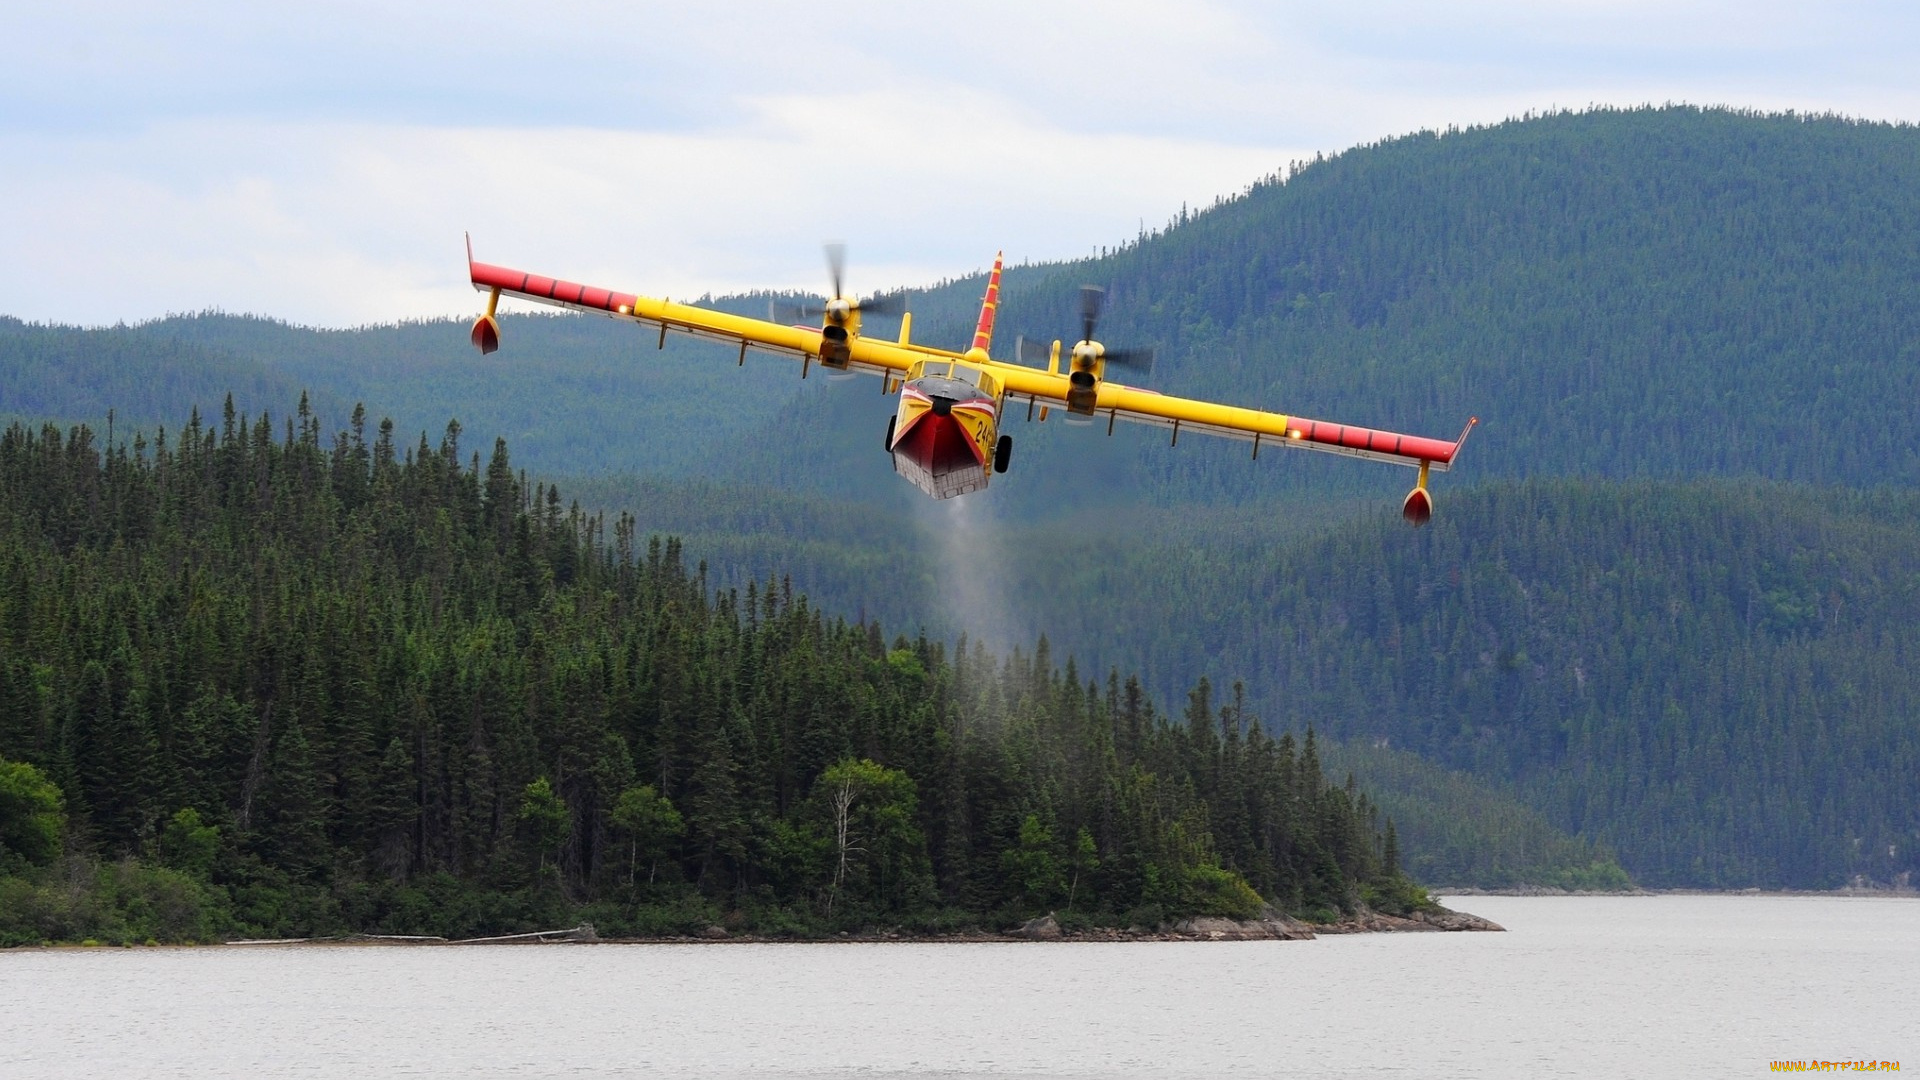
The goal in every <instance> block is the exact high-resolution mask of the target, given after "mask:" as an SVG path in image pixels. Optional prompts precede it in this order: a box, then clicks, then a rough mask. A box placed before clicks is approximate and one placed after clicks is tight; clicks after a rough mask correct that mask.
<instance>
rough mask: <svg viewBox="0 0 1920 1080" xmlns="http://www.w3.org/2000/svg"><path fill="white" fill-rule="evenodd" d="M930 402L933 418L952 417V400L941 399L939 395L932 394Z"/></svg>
mask: <svg viewBox="0 0 1920 1080" xmlns="http://www.w3.org/2000/svg"><path fill="white" fill-rule="evenodd" d="M931 400H932V401H933V415H935V416H950V415H952V413H953V399H952V398H950V397H941V396H940V395H939V394H934V395H932V398H931Z"/></svg>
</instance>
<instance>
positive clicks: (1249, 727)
mask: <svg viewBox="0 0 1920 1080" xmlns="http://www.w3.org/2000/svg"><path fill="white" fill-rule="evenodd" d="M459 435H460V432H459V427H458V425H457V424H455V425H450V426H449V427H448V429H447V432H446V434H445V436H444V438H443V439H442V440H441V441H440V443H439V445H437V446H435V445H431V444H430V443H429V442H428V441H427V440H426V439H424V438H422V440H421V441H420V442H419V444H418V445H417V446H412V447H407V446H404V445H401V444H398V443H396V440H395V438H394V436H393V429H392V425H391V424H383V425H381V426H380V428H379V429H378V430H377V431H372V432H370V431H368V430H366V425H365V422H364V418H363V416H362V415H361V414H359V413H357V412H356V414H355V417H354V420H353V423H352V425H351V429H350V430H347V431H343V432H340V433H338V434H337V435H334V436H332V437H331V438H328V437H326V436H324V435H323V433H322V427H321V425H320V423H319V421H318V420H317V419H316V418H315V417H314V416H313V415H312V414H311V413H310V412H308V411H307V409H306V407H305V403H304V402H303V403H302V407H301V409H300V410H299V412H298V414H297V415H296V416H295V417H292V418H289V419H288V420H287V421H286V422H285V423H284V424H283V425H280V426H276V424H275V423H274V422H273V421H272V420H271V419H269V418H268V417H266V416H261V417H259V418H258V419H255V420H251V421H250V420H249V419H247V418H246V417H244V416H238V415H235V414H234V412H233V411H232V410H231V409H229V410H228V412H227V415H226V416H225V417H224V419H223V420H222V421H221V422H219V423H218V424H217V425H214V426H207V425H203V424H202V422H201V421H200V419H199V418H198V417H197V416H195V418H194V419H192V420H191V421H190V422H189V423H187V424H186V425H185V426H184V427H183V428H182V429H180V430H179V431H178V432H177V433H176V434H174V435H172V436H167V435H165V434H162V435H161V436H160V438H159V439H158V440H156V441H155V442H153V443H151V444H149V443H147V442H146V441H145V440H144V439H135V440H134V441H133V442H132V444H131V445H126V444H122V445H102V444H100V443H99V442H97V441H96V437H95V435H94V433H93V432H91V431H90V430H88V429H87V428H85V427H75V428H72V429H69V430H67V431H65V432H62V431H60V430H59V429H57V428H54V427H51V426H48V427H43V428H41V429H39V430H38V431H35V430H32V429H29V428H26V427H23V426H19V425H16V426H14V427H12V428H10V429H9V430H8V431H7V432H6V433H5V434H4V436H0V941H5V942H8V943H16V944H17V943H24V942H39V941H42V940H79V939H83V938H96V939H99V940H144V939H147V938H155V939H162V940H205V939H210V938H215V937H219V936H225V935H241V936H307V935H320V934H327V933H335V932H342V931H349V930H351V931H367V932H388V933H405V934H437V935H445V936H470V935H474V934H479V933H493V932H512V931H516V930H523V929H534V928H545V927H551V926H555V925H571V924H572V922H574V921H578V920H581V919H586V920H590V921H592V922H593V923H594V924H595V925H596V926H597V927H598V928H599V930H600V931H601V932H602V933H603V934H605V933H612V934H661V933H682V932H691V931H698V930H700V929H702V928H704V927H707V926H709V925H711V924H714V923H720V924H722V925H725V926H728V927H730V928H732V929H735V930H745V931H751V932H757V933H762V934H769V935H786V936H812V935H820V934H827V933H833V932H837V931H841V930H857V929H863V928H875V927H898V928H902V929H904V930H907V931H909V932H938V931H942V930H957V929H964V928H969V927H981V928H988V929H996V928H1000V927H1004V926H1005V925H1007V924H1008V923H1010V922H1013V921H1017V920H1020V919H1024V918H1027V917H1030V916H1033V915H1036V914H1038V913H1042V912H1047V911H1055V912H1058V913H1059V918H1060V919H1061V921H1062V922H1064V923H1067V924H1069V925H1071V924H1073V923H1074V922H1076V921H1077V922H1079V923H1081V924H1083V925H1095V924H1111V925H1128V924H1141V925H1148V926H1151V925H1155V924H1158V923H1161V922H1163V921H1165V920H1168V919H1171V918H1175V917H1179V916H1183V915H1193V914H1218V915H1227V916H1248V915H1252V914H1254V913H1255V912H1256V911H1257V910H1258V909H1259V908H1260V907H1261V906H1262V904H1263V902H1271V903H1273V904H1275V905H1277V906H1279V907H1281V908H1282V909H1284V910H1286V911H1289V912H1291V913H1294V914H1297V915H1303V916H1307V917H1310V918H1315V917H1317V918H1323V919H1324V918H1329V917H1333V916H1335V915H1336V914H1338V913H1340V912H1342V911H1350V910H1353V909H1355V908H1356V907H1357V906H1358V905H1360V904H1363V903H1364V904H1367V905H1370V906H1371V907H1373V908H1376V909H1379V910H1385V911H1403V910H1407V909H1409V908H1414V907H1418V906H1421V905H1424V904H1426V903H1427V901H1426V898H1425V896H1424V894H1423V893H1422V892H1421V891H1420V890H1419V889H1418V888H1417V887H1416V886H1414V885H1413V884H1412V883H1411V882H1410V881H1409V880H1408V879H1407V878H1406V877H1405V876H1404V875H1403V874H1402V873H1401V872H1400V871H1399V870H1398V867H1397V863H1398V852H1397V850H1396V841H1395V835H1394V829H1393V826H1392V824H1391V823H1389V822H1384V821H1382V820H1381V819H1380V815H1379V813H1378V811H1377V809H1376V808H1375V807H1374V805H1373V803H1372V802H1371V801H1370V800H1369V798H1368V797H1367V796H1366V795H1365V794H1363V793H1360V792H1358V791H1356V790H1355V789H1354V787H1353V785H1352V784H1351V783H1348V784H1344V785H1337V784H1330V783H1328V782H1327V781H1326V780H1325V779H1324V778H1323V776H1322V773H1321V768H1320V764H1319V760H1318V754H1317V750H1316V747H1315V742H1314V739H1313V737H1312V736H1311V735H1310V734H1309V735H1308V736H1307V737H1306V738H1305V739H1304V740H1300V741H1296V740H1295V739H1294V738H1293V737H1292V736H1291V735H1282V736H1281V737H1279V738H1273V737H1270V736H1269V735H1268V734H1267V733H1266V732H1265V731H1263V729H1262V728H1261V726H1260V725H1259V724H1258V723H1257V722H1256V721H1255V720H1254V718H1253V717H1252V716H1251V715H1249V714H1248V712H1247V711H1246V710H1245V709H1244V707H1243V705H1242V704H1241V701H1240V700H1239V696H1238V694H1237V693H1235V692H1228V693H1220V694H1216V693H1215V692H1214V691H1213V690H1211V689H1210V688H1209V687H1208V686H1207V685H1206V684H1205V683H1202V684H1200V685H1199V686H1198V687H1197V688H1195V689H1194V690H1193V692H1192V694H1191V695H1190V697H1189V700H1188V702H1187V703H1186V707H1185V709H1184V710H1183V711H1181V712H1179V713H1178V714H1169V713H1164V712H1161V711H1158V710H1156V708H1155V707H1154V705H1153V703H1152V702H1151V701H1150V700H1148V699H1147V698H1146V696H1145V695H1144V694H1143V693H1142V692H1141V690H1140V688H1139V686H1138V684H1137V683H1136V682H1135V681H1133V680H1131V679H1123V678H1121V677H1120V676H1119V675H1118V674H1108V675H1105V676H1104V677H1102V678H1088V677H1087V676H1086V675H1085V674H1083V673H1081V672H1079V671H1077V670H1076V668H1075V665H1074V663H1073V662H1072V661H1071V660H1068V661H1067V662H1066V663H1065V664H1064V667H1062V666H1060V665H1058V664H1057V663H1056V661H1055V658H1054V657H1052V656H1051V655H1050V654H1049V651H1048V648H1047V645H1046V643H1045V641H1044V640H1042V641H1041V642H1040V643H1039V645H1038V646H1037V647H1036V648H1035V649H1034V650H1033V651H1032V652H1031V653H1025V652H1015V653H1014V654H1013V655H1010V656H1005V657H996V656H992V655H989V654H988V653H987V652H986V651H985V650H984V649H983V648H981V647H979V646H977V645H974V646H969V645H967V644H966V643H965V642H964V640H963V641H962V642H961V643H960V644H959V645H958V646H956V647H955V648H953V649H951V650H949V649H948V648H947V647H945V646H943V645H942V644H941V643H939V642H935V641H929V640H927V639H926V638H925V637H921V638H919V639H908V638H906V637H893V638H891V639H889V638H888V637H887V636H886V635H885V634H883V632H882V631H881V629H880V627H878V626H876V625H874V624H872V623H870V622H862V623H854V624H849V623H848V622H846V621H845V620H842V619H837V618H829V617H827V616H826V615H824V614H823V613H822V612H821V611H820V610H819V609H817V608H815V607H814V606H812V605H810V604H809V603H808V601H807V600H806V599H805V598H804V597H802V596H798V595H794V594H793V593H792V591H791V590H790V589H789V588H787V587H786V586H785V585H784V584H783V583H781V581H780V580H779V579H778V578H777V577H773V578H770V579H769V581H768V582H767V584H765V585H758V584H755V585H750V586H749V587H748V588H746V589H745V590H744V591H741V590H727V591H724V592H716V591H715V590H712V589H710V588H709V586H708V584H707V582H706V580H705V577H704V571H703V570H702V569H698V568H689V567H687V566H684V565H682V562H681V557H680V550H679V546H678V544H677V543H676V542H674V541H672V540H665V541H663V540H660V539H658V538H643V537H640V536H637V535H636V529H635V527H634V525H633V521H632V519H631V518H630V517H625V516H622V517H620V518H617V519H614V520H611V521H609V520H607V519H605V518H604V517H600V516H588V515H586V514H584V513H582V512H581V511H579V510H578V509H577V508H575V507H571V506H569V505H568V504H567V503H565V502H564V501H563V499H562V497H561V495H560V493H559V492H558V491H557V490H555V489H554V488H552V487H549V486H545V485H540V484H534V485H531V486H529V484H528V483H527V481H526V480H525V479H524V477H522V476H520V475H518V474H516V472H515V471H514V469H512V468H511V467H510V466H509V463H508V457H507V449H506V446H505V444H504V442H501V443H496V445H495V446H494V448H493V451H492V454H491V456H490V459H489V460H487V461H486V462H484V463H483V462H482V460H481V457H480V455H478V454H473V455H471V456H470V457H463V453H464V451H463V449H462V447H461V445H460V441H459Z"/></svg>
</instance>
